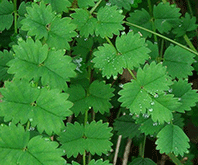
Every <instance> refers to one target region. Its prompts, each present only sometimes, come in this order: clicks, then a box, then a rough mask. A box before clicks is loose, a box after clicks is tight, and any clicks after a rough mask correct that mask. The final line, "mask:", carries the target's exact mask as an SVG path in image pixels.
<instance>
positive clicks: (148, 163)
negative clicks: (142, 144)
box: [129, 157, 156, 165]
mask: <svg viewBox="0 0 198 165" xmlns="http://www.w3.org/2000/svg"><path fill="white" fill-rule="evenodd" d="M129 165H156V163H155V162H153V161H152V160H151V159H149V158H142V157H140V158H135V159H134V160H133V161H132V162H131V163H129Z"/></svg>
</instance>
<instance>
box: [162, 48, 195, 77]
mask: <svg viewBox="0 0 198 165" xmlns="http://www.w3.org/2000/svg"><path fill="white" fill-rule="evenodd" d="M194 56H195V55H194V54H193V53H191V52H189V51H187V50H185V49H183V48H181V47H179V46H175V47H174V46H169V47H168V48H167V49H166V51H165V53H164V62H163V65H164V66H167V71H168V74H169V75H170V76H172V77H173V78H175V77H177V78H186V77H188V76H189V75H192V71H193V67H192V66H191V65H192V63H193V62H194V59H193V57H194Z"/></svg>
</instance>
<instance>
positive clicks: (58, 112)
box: [0, 80, 72, 135]
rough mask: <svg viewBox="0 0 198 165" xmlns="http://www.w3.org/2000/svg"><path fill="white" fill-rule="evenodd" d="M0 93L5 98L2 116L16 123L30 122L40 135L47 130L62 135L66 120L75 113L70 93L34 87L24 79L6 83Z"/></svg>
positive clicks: (1, 107)
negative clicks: (69, 97) (72, 110)
mask: <svg viewBox="0 0 198 165" xmlns="http://www.w3.org/2000/svg"><path fill="white" fill-rule="evenodd" d="M0 92H1V93H2V95H3V96H4V97H3V102H1V103H0V116H4V120H5V121H6V122H7V121H10V120H12V121H13V123H18V122H20V123H22V124H24V123H26V122H27V121H28V120H29V121H30V122H31V125H32V126H33V127H35V126H37V129H38V131H39V132H40V133H42V132H43V131H44V130H45V132H46V133H47V134H48V135H51V134H52V132H55V133H59V132H60V130H61V129H62V128H63V127H64V123H63V120H64V119H65V117H66V116H70V115H71V114H72V112H71V111H70V110H69V108H71V106H72V103H71V102H70V101H67V98H68V94H66V93H60V91H59V90H47V89H46V88H42V89H38V88H33V87H31V86H30V84H29V83H28V82H26V81H25V80H15V81H13V82H6V83H5V88H1V89H0Z"/></svg>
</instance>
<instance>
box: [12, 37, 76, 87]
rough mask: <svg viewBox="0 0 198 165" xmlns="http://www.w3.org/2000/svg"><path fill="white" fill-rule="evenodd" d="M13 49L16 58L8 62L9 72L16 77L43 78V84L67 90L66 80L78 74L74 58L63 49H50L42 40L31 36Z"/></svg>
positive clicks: (36, 79)
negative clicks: (33, 38)
mask: <svg viewBox="0 0 198 165" xmlns="http://www.w3.org/2000/svg"><path fill="white" fill-rule="evenodd" d="M13 49H14V52H15V59H13V60H11V61H10V62H9V63H8V66H10V68H9V69H8V73H10V74H15V77H16V78H26V79H28V80H31V79H34V80H35V81H38V80H39V79H40V78H41V83H42V85H49V87H50V88H58V89H61V90H66V89H67V84H66V81H69V78H71V77H75V75H76V74H75V72H74V70H75V68H76V66H75V65H74V64H72V63H71V61H72V58H71V57H69V56H64V51H63V50H58V51H55V50H48V49H49V48H48V46H47V45H43V46H42V44H41V42H40V41H38V40H36V42H34V41H33V40H32V39H31V38H29V39H27V41H26V42H25V41H19V43H18V45H15V46H13ZM21 66H23V67H21Z"/></svg>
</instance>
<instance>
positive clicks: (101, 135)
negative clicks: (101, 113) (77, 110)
mask: <svg viewBox="0 0 198 165" xmlns="http://www.w3.org/2000/svg"><path fill="white" fill-rule="evenodd" d="M110 132H111V128H109V127H108V125H107V124H105V123H104V124H103V123H102V122H101V121H99V122H97V123H96V122H95V121H93V122H91V123H90V124H86V126H85V127H84V126H83V125H80V124H79V123H77V122H75V123H74V124H71V123H68V124H67V127H66V130H64V131H63V132H62V133H61V134H60V137H59V140H60V142H61V144H62V146H61V148H62V149H64V150H65V153H66V155H67V157H71V156H74V157H76V156H77V155H78V154H83V153H84V151H85V150H86V151H88V152H90V153H91V154H92V155H94V154H97V155H101V154H102V153H104V154H106V153H107V152H108V151H109V150H110V149H111V145H112V143H111V142H110V141H109V138H110V137H111V136H112V134H111V133H110Z"/></svg>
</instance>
